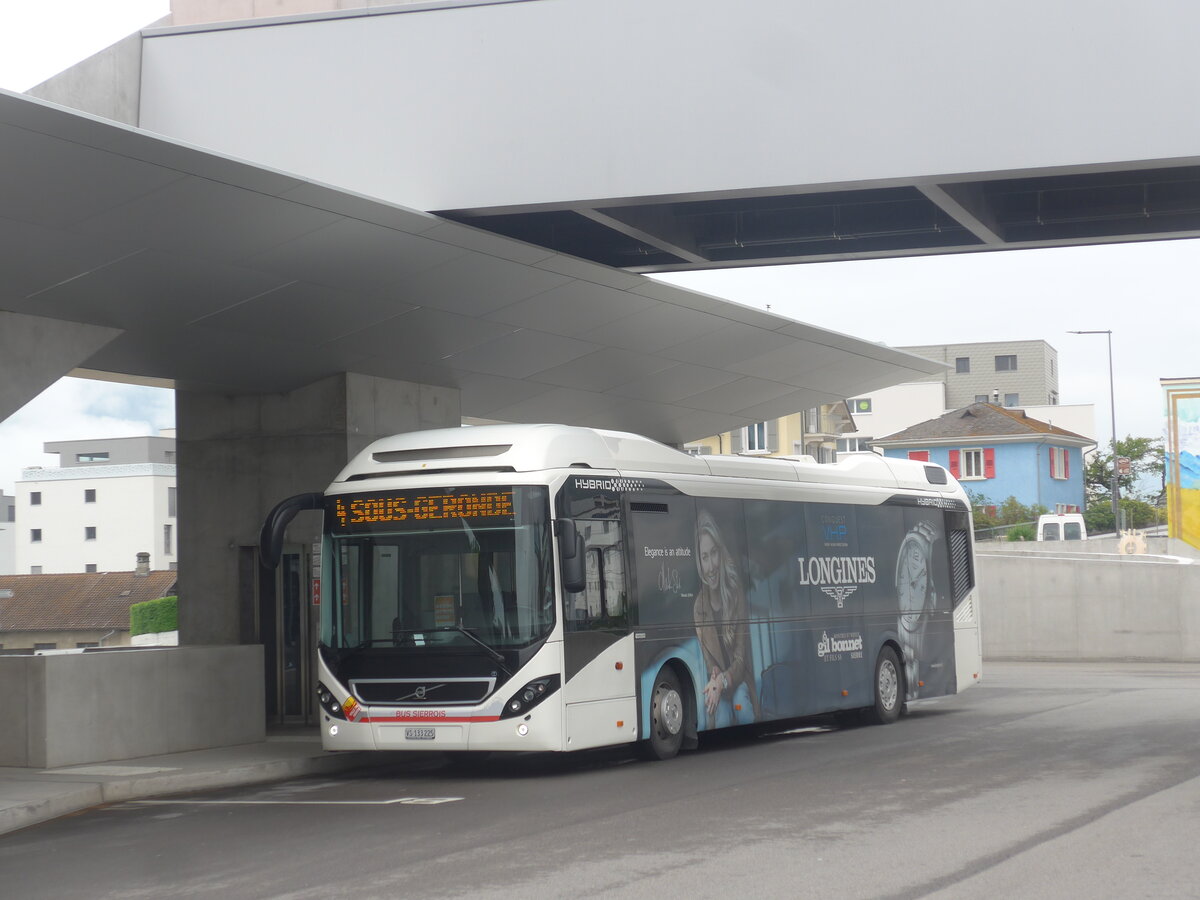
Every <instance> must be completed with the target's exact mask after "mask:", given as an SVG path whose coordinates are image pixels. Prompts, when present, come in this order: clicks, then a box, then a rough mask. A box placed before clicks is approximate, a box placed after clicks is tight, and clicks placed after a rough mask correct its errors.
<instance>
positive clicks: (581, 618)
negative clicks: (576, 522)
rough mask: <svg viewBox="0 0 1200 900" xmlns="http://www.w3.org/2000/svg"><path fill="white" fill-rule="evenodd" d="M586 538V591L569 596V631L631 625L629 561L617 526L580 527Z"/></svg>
mask: <svg viewBox="0 0 1200 900" xmlns="http://www.w3.org/2000/svg"><path fill="white" fill-rule="evenodd" d="M580 532H581V533H582V534H583V535H584V546H585V550H584V553H585V557H584V574H585V581H584V585H585V586H584V589H583V591H582V592H581V593H579V594H569V595H567V623H566V624H567V627H568V629H571V630H574V631H583V630H587V629H591V628H614V627H623V626H624V625H626V624H627V616H626V612H627V610H626V602H625V596H626V591H625V561H624V555H623V546H622V544H621V541H620V529H619V527H618V526H617V523H615V522H597V521H593V522H587V523H582V522H581V523H580Z"/></svg>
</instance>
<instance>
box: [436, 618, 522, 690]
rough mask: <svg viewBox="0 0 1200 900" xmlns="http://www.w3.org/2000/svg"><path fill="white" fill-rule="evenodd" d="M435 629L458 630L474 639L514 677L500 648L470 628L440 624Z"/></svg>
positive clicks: (505, 672) (505, 671) (507, 673)
mask: <svg viewBox="0 0 1200 900" xmlns="http://www.w3.org/2000/svg"><path fill="white" fill-rule="evenodd" d="M433 630H434V631H457V632H458V633H459V634H461V635H463V636H464V637H467V638H470V639H471V640H472V641H474V642H475V643H476V644H478V645H479V646H480V647H481V648H482V649H483V650H484V651H485V652H486V653H487V655H488V656H490V657H491V658H492V659H494V660H495V661H496V665H498V666H499V667H500V668H502V669H503V670H504V674H505V675H507V676H508V677H509V678H511V677H512V674H513V673H512V670H510V669H509V668H508V666H506V665H505V664H504V654H503V653H501V652H500V651H499V650H497V649H496V648H495V647H493V646H492V645H491V644H489V643H488V642H487V641H485V640H483V639H482V638H478V637H476V636H475V635H473V634H471V632H470V630H469V629H467V628H463V627H462V626H461V625H439V626H438V627H437V628H435V629H433Z"/></svg>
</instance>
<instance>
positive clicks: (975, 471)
mask: <svg viewBox="0 0 1200 900" xmlns="http://www.w3.org/2000/svg"><path fill="white" fill-rule="evenodd" d="M1094 443H1095V442H1094V441H1092V440H1091V439H1090V438H1086V437H1084V436H1083V435H1079V434H1075V433H1074V432H1073V431H1067V430H1066V429H1063V428H1058V427H1056V426H1054V425H1051V424H1050V423H1049V422H1042V421H1041V420H1039V419H1034V418H1031V417H1030V416H1027V415H1025V411H1024V410H1022V409H1008V408H1004V407H1000V406H995V405H993V404H991V403H972V404H971V405H970V406H966V407H963V408H962V409H955V410H951V411H950V412H948V413H945V414H944V415H941V416H938V417H937V418H936V419H929V420H928V421H925V422H920V423H918V424H916V425H913V426H911V427H910V428H906V429H904V430H903V431H899V432H896V433H895V434H891V435H888V436H887V437H884V438H880V439H878V440H875V441H872V444H873V445H874V446H875V447H877V448H880V449H882V450H883V453H884V456H891V457H898V458H901V459H903V458H907V459H917V460H924V461H925V462H934V463H938V464H939V465H942V466H945V467H946V468H947V469H949V470H950V474H951V475H953V476H954V477H955V478H957V479H958V480H959V481H961V482H962V485H963V487H964V488H966V489H967V490H969V491H972V492H975V493H978V494H983V495H984V496H986V497H988V498H989V499H990V500H991V501H993V502H994V503H996V504H999V503H1003V502H1004V501H1005V500H1007V499H1008V498H1009V497H1016V498H1017V500H1018V501H1019V502H1021V503H1023V504H1025V505H1026V506H1032V505H1034V504H1039V505H1041V506H1044V507H1046V509H1047V510H1049V511H1050V512H1078V511H1081V510H1082V509H1083V507H1084V484H1083V451H1084V449H1085V448H1088V447H1091V446H1093V445H1094Z"/></svg>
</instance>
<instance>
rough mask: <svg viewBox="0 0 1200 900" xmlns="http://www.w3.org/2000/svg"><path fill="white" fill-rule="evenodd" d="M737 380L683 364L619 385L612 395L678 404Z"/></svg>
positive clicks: (722, 373)
mask: <svg viewBox="0 0 1200 900" xmlns="http://www.w3.org/2000/svg"><path fill="white" fill-rule="evenodd" d="M738 377H739V376H738V375H737V374H736V373H734V372H726V371H722V370H721V369H710V368H708V367H707V366H693V365H688V364H686V363H681V364H679V365H674V366H670V367H668V368H665V369H661V370H660V371H658V372H655V373H653V374H652V375H647V376H645V377H642V378H636V379H634V380H632V381H629V382H626V383H625V384H621V385H618V386H617V387H615V388H613V390H612V393H614V394H618V395H620V396H622V397H636V398H640V399H642V400H654V401H658V402H663V403H678V402H683V401H685V398H687V397H691V396H694V395H695V394H700V393H703V392H704V391H708V390H712V389H713V388H718V387H720V386H721V385H723V384H729V383H730V382H731V381H736V380H737V379H738Z"/></svg>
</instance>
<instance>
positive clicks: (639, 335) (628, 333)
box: [589, 303, 727, 353]
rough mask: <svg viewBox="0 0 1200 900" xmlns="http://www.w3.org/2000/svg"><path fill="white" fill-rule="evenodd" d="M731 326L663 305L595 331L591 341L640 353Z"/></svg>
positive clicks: (713, 318)
mask: <svg viewBox="0 0 1200 900" xmlns="http://www.w3.org/2000/svg"><path fill="white" fill-rule="evenodd" d="M726 324H727V323H726V322H725V321H724V320H722V319H720V318H719V317H717V316H713V315H710V314H708V313H702V312H695V311H693V310H690V309H683V308H681V307H678V306H668V305H667V304H664V303H660V304H658V305H657V306H656V307H655V308H654V309H651V310H648V311H646V312H644V313H639V314H637V315H635V316H628V317H626V318H624V319H619V320H618V321H616V322H613V323H612V324H610V325H604V326H601V327H600V328H597V329H595V331H593V332H592V333H591V334H590V335H589V339H590V340H594V341H596V343H598V344H609V345H611V346H614V347H621V348H622V349H625V350H632V351H634V352H637V353H658V352H659V351H661V350H664V349H666V348H667V347H671V346H674V345H675V344H678V343H681V342H683V341H687V340H691V339H693V338H697V337H701V336H703V335H710V334H713V333H714V332H717V331H720V330H721V328H723V327H724V326H725V325H726Z"/></svg>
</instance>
